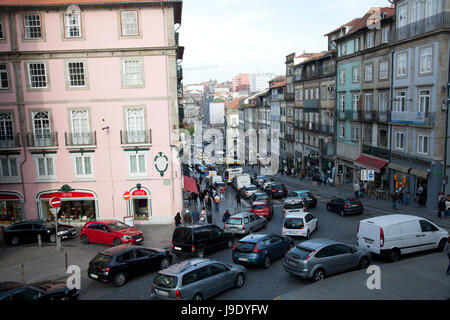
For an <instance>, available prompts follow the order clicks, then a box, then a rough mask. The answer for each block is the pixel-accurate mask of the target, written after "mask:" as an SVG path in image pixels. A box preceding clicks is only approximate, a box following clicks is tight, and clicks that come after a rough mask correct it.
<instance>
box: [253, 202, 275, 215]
mask: <svg viewBox="0 0 450 320" xmlns="http://www.w3.org/2000/svg"><path fill="white" fill-rule="evenodd" d="M250 212H253V213H254V214H257V215H258V216H261V217H265V218H267V220H272V215H273V205H272V203H271V202H270V201H269V200H263V201H255V202H253V204H252V207H251V209H250Z"/></svg>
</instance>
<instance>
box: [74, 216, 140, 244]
mask: <svg viewBox="0 0 450 320" xmlns="http://www.w3.org/2000/svg"><path fill="white" fill-rule="evenodd" d="M80 239H81V242H83V243H84V244H88V243H102V244H108V245H113V246H118V245H121V244H125V243H140V242H142V241H144V233H143V232H142V231H141V230H139V229H135V228H133V227H130V226H128V225H126V224H125V223H123V222H120V221H118V220H96V221H91V222H88V223H86V224H85V225H84V227H83V228H81V233H80Z"/></svg>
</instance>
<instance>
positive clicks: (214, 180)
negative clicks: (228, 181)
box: [211, 176, 223, 185]
mask: <svg viewBox="0 0 450 320" xmlns="http://www.w3.org/2000/svg"><path fill="white" fill-rule="evenodd" d="M217 182H223V180H222V176H212V177H211V184H212V185H214V184H215V183H217Z"/></svg>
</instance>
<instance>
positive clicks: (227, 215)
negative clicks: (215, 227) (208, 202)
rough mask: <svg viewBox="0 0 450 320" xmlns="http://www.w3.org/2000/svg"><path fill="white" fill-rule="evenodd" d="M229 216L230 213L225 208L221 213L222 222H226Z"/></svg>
mask: <svg viewBox="0 0 450 320" xmlns="http://www.w3.org/2000/svg"><path fill="white" fill-rule="evenodd" d="M229 217H231V214H230V211H229V210H228V209H227V210H226V211H225V213H224V214H223V217H222V222H223V223H225V222H227V220H228V218H229Z"/></svg>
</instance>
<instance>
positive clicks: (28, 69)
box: [26, 61, 49, 89]
mask: <svg viewBox="0 0 450 320" xmlns="http://www.w3.org/2000/svg"><path fill="white" fill-rule="evenodd" d="M26 65H27V72H28V88H30V89H48V88H49V79H48V70H47V63H45V62H44V61H36V62H27V63H26ZM31 65H43V66H44V74H43V75H34V77H42V76H43V77H44V78H45V86H42V87H35V86H33V80H32V75H31ZM39 83H40V82H39Z"/></svg>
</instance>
